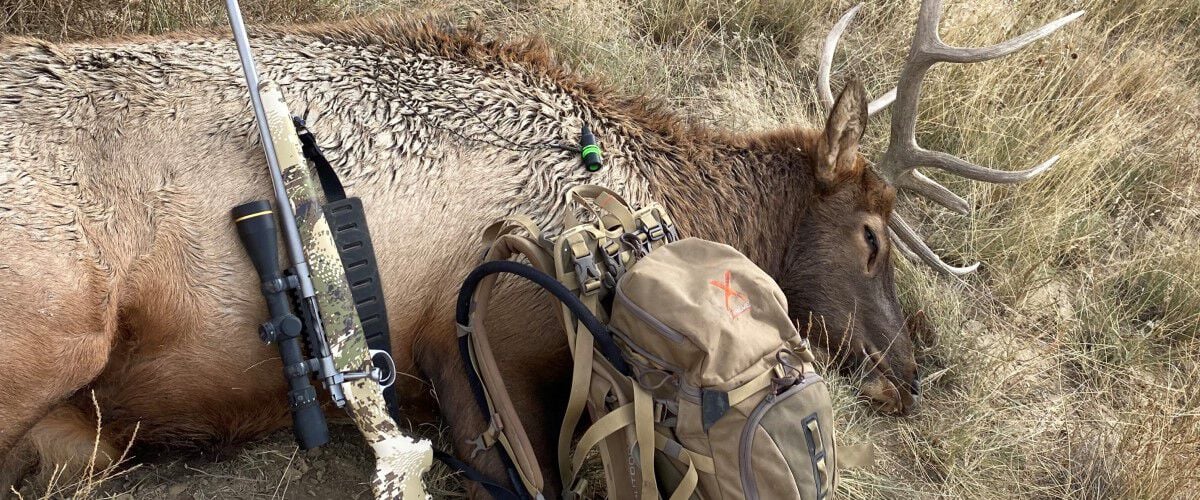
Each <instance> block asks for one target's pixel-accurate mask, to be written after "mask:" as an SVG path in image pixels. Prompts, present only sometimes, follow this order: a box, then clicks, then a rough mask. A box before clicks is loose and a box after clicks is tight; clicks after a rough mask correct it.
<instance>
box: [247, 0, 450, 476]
mask: <svg viewBox="0 0 1200 500" xmlns="http://www.w3.org/2000/svg"><path fill="white" fill-rule="evenodd" d="M225 5H226V9H227V11H228V14H229V22H230V25H231V26H232V28H233V36H234V40H235V42H236V44H237V49H238V55H239V57H240V58H241V62H242V71H243V72H244V73H245V76H246V83H247V86H248V87H249V90H250V102H251V103H252V105H253V108H254V115H255V118H256V120H257V123H258V130H259V136H260V138H261V140H262V144H263V151H264V154H265V155H266V158H267V166H268V168H269V170H270V174H271V185H272V188H273V190H274V194H275V206H276V207H278V210H272V206H271V203H270V202H268V201H266V200H257V201H251V202H248V203H244V204H242V205H238V206H237V207H234V208H233V210H232V216H233V219H234V223H235V225H236V226H237V231H238V236H239V238H240V240H241V242H242V246H243V247H245V249H246V253H247V255H248V256H249V257H250V260H251V262H252V263H253V265H254V268H255V270H256V271H257V272H258V276H259V280H260V282H261V284H262V294H263V297H264V298H265V299H266V302H267V308H268V312H269V314H270V319H269V320H267V321H266V322H265V323H263V324H262V326H261V327H260V328H259V334H260V336H261V338H262V340H263V341H264V342H268V343H275V344H276V345H277V346H278V348H279V354H280V358H281V360H282V361H283V371H284V376H285V378H286V379H287V381H288V402H289V405H290V409H291V413H292V420H293V424H294V431H295V435H296V442H297V444H298V445H299V447H300V448H301V449H305V450H307V449H310V448H315V447H318V446H321V445H323V444H325V443H327V442H329V430H328V427H327V423H326V421H325V415H324V413H323V411H322V409H321V405H320V403H319V398H318V396H317V391H316V390H315V389H314V387H313V386H312V383H311V382H310V380H311V378H312V377H315V378H316V379H317V380H319V381H320V382H321V385H322V386H323V387H324V389H325V390H326V391H327V392H328V394H329V396H330V399H331V400H332V402H333V404H334V406H336V407H338V408H345V409H346V410H347V411H348V412H349V414H350V416H351V418H352V419H353V420H354V423H355V425H356V426H357V427H358V429H359V431H361V432H362V434H363V437H364V438H366V441H367V443H368V444H370V445H371V448H372V451H373V452H374V454H375V463H376V474H375V478H374V480H373V481H372V489H373V490H374V493H375V497H376V498H406V497H407V498H410V499H414V498H426V497H427V495H426V494H425V491H424V487H423V484H422V482H421V475H422V474H423V473H424V472H425V471H427V470H428V469H429V467H430V465H431V464H432V447H431V445H430V443H429V441H427V440H413V439H411V438H408V437H406V436H404V435H403V434H402V433H401V432H400V429H399V428H398V427H397V426H396V423H395V421H394V420H393V418H392V416H390V415H389V413H388V410H389V405H388V404H387V401H386V400H385V397H384V389H386V388H388V387H390V385H391V383H392V382H393V381H394V380H395V375H396V368H395V364H394V363H393V362H392V359H391V356H390V355H389V354H388V352H387V350H386V346H387V333H386V332H387V320H386V311H385V310H384V309H383V302H382V297H383V294H382V288H381V286H380V281H379V276H378V270H377V267H376V266H375V256H374V250H373V249H372V247H371V243H370V233H369V231H368V229H367V225H366V217H365V213H364V212H363V209H362V203H361V201H359V200H358V199H357V198H346V197H345V194H344V192H343V191H342V187H341V184H340V182H338V180H337V174H336V172H334V171H333V169H332V167H330V166H329V165H328V163H327V162H325V161H324V157H323V156H321V154H320V150H319V148H317V147H316V142H315V139H313V138H312V136H311V134H310V133H309V132H308V131H307V129H306V128H304V123H303V121H302V120H300V119H298V118H296V119H293V118H292V117H291V115H290V113H289V112H288V108H287V105H286V104H285V103H284V101H283V95H282V93H281V92H280V91H279V88H278V86H276V85H275V84H274V83H273V82H270V81H265V82H262V83H261V84H260V83H259V80H258V74H257V72H256V70H255V67H254V57H253V54H252V53H251V51H250V44H249V41H248V38H247V36H246V29H245V26H244V24H243V23H242V15H241V9H240V7H239V6H238V2H237V0H226V2H225ZM293 120H295V121H293ZM302 136H303V137H302ZM310 160H311V161H313V164H312V165H310V164H309V161H310ZM272 215H275V216H277V217H278V219H279V227H278V229H280V230H281V232H282V234H283V240H284V249H285V253H286V254H287V257H288V260H289V261H290V263H291V265H290V266H289V267H288V268H287V269H286V270H281V268H280V262H279V247H278V236H277V233H276V224H275V217H272ZM348 255H353V257H354V259H353V262H354V264H353V265H352V266H350V267H347V266H345V265H344V262H343V260H344V258H346V257H347V256H348ZM348 274H349V275H353V276H354V281H353V283H354V286H353V287H352V286H351V281H350V280H349V279H347V276H348ZM294 311H298V312H299V314H298V315H297V314H296V313H295V312H294ZM362 318H368V321H364V320H363V319H362ZM365 323H369V324H370V326H371V328H368V329H364V324H365ZM368 330H370V331H371V333H374V335H373V338H371V339H368V335H367V334H366V332H367V331H368ZM301 338H303V339H304V341H305V342H304V344H307V351H308V355H309V357H306V356H305V352H304V351H305V349H304V347H305V346H304V345H302V343H301ZM369 342H371V343H377V344H379V346H380V347H381V348H380V349H369V348H368V343H369ZM375 359H381V360H382V362H383V365H384V367H385V368H378V367H376V366H375V362H374V360H375ZM390 407H391V408H392V409H395V408H396V405H395V404H392V405H390Z"/></svg>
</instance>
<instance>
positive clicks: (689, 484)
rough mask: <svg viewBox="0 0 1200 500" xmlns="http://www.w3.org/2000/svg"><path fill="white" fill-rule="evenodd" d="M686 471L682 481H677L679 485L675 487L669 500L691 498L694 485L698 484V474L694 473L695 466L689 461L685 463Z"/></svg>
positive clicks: (694, 489) (694, 488)
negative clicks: (686, 465)
mask: <svg viewBox="0 0 1200 500" xmlns="http://www.w3.org/2000/svg"><path fill="white" fill-rule="evenodd" d="M687 464H688V470H687V473H685V474H684V475H683V479H681V480H680V481H679V485H678V486H676V487H675V491H674V492H672V493H671V498H670V500H684V499H685V498H691V497H692V493H693V492H695V491H696V485H698V484H700V474H697V473H696V464H694V463H692V462H691V460H688V461H687Z"/></svg>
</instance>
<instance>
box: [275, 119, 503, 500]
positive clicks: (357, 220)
mask: <svg viewBox="0 0 1200 500" xmlns="http://www.w3.org/2000/svg"><path fill="white" fill-rule="evenodd" d="M292 123H293V124H294V125H295V127H296V135H297V136H299V137H300V146H301V150H302V151H303V152H304V159H306V160H308V161H309V162H310V163H311V164H312V165H313V168H314V169H315V170H316V172H317V179H318V180H320V181H321V190H322V191H323V192H324V193H325V201H326V204H325V207H324V209H325V210H324V211H325V218H326V221H327V222H328V223H329V229H330V231H332V232H333V238H334V241H336V242H337V245H338V252H339V254H340V255H341V257H342V264H343V265H344V266H345V267H346V280H347V281H348V282H350V292H351V294H352V295H353V296H354V304H355V308H356V309H357V310H358V317H359V320H360V321H361V322H362V327H363V334H364V335H365V336H366V338H367V347H368V348H369V349H372V350H377V351H386V352H387V353H388V354H391V351H392V346H391V340H390V339H391V336H390V335H389V334H388V326H387V325H388V322H387V309H386V308H385V307H384V301H383V286H382V282H381V280H380V279H379V267H378V266H377V265H376V263H375V249H374V247H373V246H372V245H371V234H370V231H369V230H368V228H367V220H366V213H365V212H364V210H363V206H362V201H361V200H359V199H358V198H347V197H346V190H345V188H343V187H342V181H341V179H339V178H338V175H337V171H335V170H334V169H333V165H330V163H329V160H328V159H326V158H325V154H324V153H322V152H321V148H320V147H319V146H317V139H316V137H314V136H313V134H312V132H311V131H309V130H308V128H307V127H306V126H305V123H304V119H302V118H300V117H297V116H294V117H292ZM380 368H382V369H385V370H386V369H388V368H389V367H380ZM383 399H384V401H385V402H386V403H387V409H388V414H389V415H391V417H392V420H394V421H396V422H397V423H399V421H400V405H399V402H398V401H397V400H396V391H394V390H384V391H383ZM433 457H434V458H436V459H438V461H440V462H442V463H443V464H446V466H448V467H450V468H451V469H454V470H457V471H459V472H461V473H462V474H463V476H464V477H466V478H467V479H468V480H471V481H475V482H476V483H479V485H480V486H481V487H483V489H484V490H485V491H487V492H488V494H490V495H492V497H493V498H495V499H496V500H524V498H527V497H526V496H522V495H518V494H516V493H513V492H512V491H510V490H509V489H507V488H505V487H504V486H503V485H501V484H499V483H496V482H494V481H492V480H490V479H488V478H487V477H486V476H484V475H483V473H481V472H479V471H478V470H476V469H475V468H473V467H471V466H470V465H467V464H466V463H465V462H463V461H461V460H458V459H457V458H454V456H453V455H450V454H449V453H446V452H444V451H441V450H437V449H435V450H433ZM511 479H514V478H510V480H511Z"/></svg>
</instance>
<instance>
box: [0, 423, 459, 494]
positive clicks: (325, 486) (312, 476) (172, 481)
mask: <svg viewBox="0 0 1200 500" xmlns="http://www.w3.org/2000/svg"><path fill="white" fill-rule="evenodd" d="M427 430H429V431H431V432H426V433H425V434H427V436H426V437H430V438H432V439H435V440H436V439H439V435H438V434H437V432H436V429H427ZM330 435H331V438H332V439H331V442H330V443H329V444H327V445H325V446H323V447H321V448H317V449H314V450H308V451H305V452H302V451H300V450H299V449H298V448H297V447H296V444H295V441H294V440H293V437H292V434H291V431H290V430H285V431H280V432H276V433H274V434H272V435H270V436H268V437H266V438H264V439H262V440H260V441H256V442H253V443H250V444H248V445H245V446H238V447H231V448H230V449H228V450H170V449H165V450H164V449H138V448H134V449H132V450H130V458H129V460H128V461H127V462H126V467H124V468H122V469H118V470H116V471H115V472H114V473H113V474H112V475H110V476H109V477H107V478H104V479H103V480H102V481H99V485H98V487H97V488H96V489H95V490H94V491H92V492H91V493H90V494H88V495H86V496H88V497H90V498H100V499H113V500H132V499H135V498H137V499H140V498H148V499H170V500H185V499H192V500H210V499H230V500H250V499H266V498H272V499H274V498H288V499H295V500H315V499H329V498H338V499H346V500H358V499H370V498H371V486H370V481H371V474H372V472H373V471H374V458H373V457H372V456H371V452H370V448H368V447H367V445H366V443H364V442H363V440H362V436H361V435H360V434H359V433H358V431H357V430H356V429H355V428H354V425H353V424H352V423H350V422H349V421H341V422H336V421H335V422H331V423H330ZM426 477H427V484H428V485H429V486H430V494H432V495H434V496H435V498H463V497H465V495H464V494H463V493H462V490H461V484H460V483H459V482H458V481H457V478H456V477H453V476H452V474H451V473H450V471H449V470H448V469H446V468H445V467H443V466H441V465H440V464H437V465H436V466H435V467H434V469H433V470H431V471H430V472H429V473H428V474H427V476H426ZM52 489H57V488H52ZM61 489H62V490H63V491H57V492H55V491H47V489H46V487H45V486H43V485H37V484H26V485H25V486H24V487H23V488H22V489H21V490H20V491H19V496H20V497H22V498H41V497H46V496H50V497H71V496H76V495H77V493H78V492H77V491H69V490H71V489H72V488H69V487H64V488H61ZM79 496H84V495H79Z"/></svg>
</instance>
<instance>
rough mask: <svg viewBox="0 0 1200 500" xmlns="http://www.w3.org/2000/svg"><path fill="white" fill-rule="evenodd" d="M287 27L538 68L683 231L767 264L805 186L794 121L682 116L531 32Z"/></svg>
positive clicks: (389, 22)
mask: <svg viewBox="0 0 1200 500" xmlns="http://www.w3.org/2000/svg"><path fill="white" fill-rule="evenodd" d="M289 32H290V33H292V34H296V35H306V36H313V37H317V38H319V39H322V40H328V41H336V42H341V43H349V44H353V45H364V44H366V45H384V46H392V47H397V48H403V49H408V50H413V51H416V52H420V53H423V54H429V55H434V56H437V57H442V58H446V59H450V60H454V61H457V62H461V63H464V64H468V65H472V66H488V65H496V64H499V65H501V66H510V67H511V66H517V67H519V68H520V70H521V71H522V72H528V73H533V74H536V75H538V76H542V77H545V78H546V79H548V80H549V81H550V82H552V85H554V86H555V87H557V89H558V90H560V91H562V92H565V93H566V94H568V95H570V96H572V98H573V99H575V100H576V101H579V102H580V103H581V105H583V106H585V107H587V108H589V109H590V110H591V114H593V115H594V116H597V117H601V118H602V119H603V120H604V121H605V122H606V123H605V125H607V127H606V128H607V129H608V130H609V133H610V134H612V133H614V132H615V134H616V135H619V136H620V138H621V139H622V140H621V141H620V142H622V144H623V145H624V146H625V153H626V154H627V155H628V158H625V160H626V163H628V164H629V165H630V167H632V168H633V169H634V170H635V172H636V175H637V176H638V177H640V178H642V179H644V180H645V181H646V183H647V185H648V187H649V191H650V196H651V197H652V198H653V199H656V200H660V201H662V202H663V203H664V204H665V205H666V206H667V207H668V208H669V209H671V211H672V213H673V214H674V216H675V218H676V219H678V220H679V224H680V225H681V227H682V229H683V231H684V233H685V234H689V235H695V236H701V237H705V238H710V239H713V240H716V241H722V242H726V243H729V244H731V245H734V246H736V247H737V248H739V249H741V250H742V251H743V252H745V253H746V254H747V255H749V256H750V257H751V258H753V259H755V260H756V261H757V262H760V263H761V264H763V266H764V267H765V268H767V269H768V271H770V272H772V274H774V272H775V271H777V270H778V269H779V266H780V265H781V264H782V259H783V257H784V254H785V253H786V252H785V250H786V245H787V243H788V241H789V239H790V237H791V235H792V233H793V230H794V224H795V222H796V221H797V220H798V219H799V218H800V217H802V216H803V214H804V213H805V211H806V209H807V206H808V204H809V203H811V201H812V198H813V197H814V196H815V194H814V192H815V190H814V186H813V178H812V175H811V171H810V170H809V163H810V161H811V160H810V158H809V152H811V151H815V149H816V141H817V140H818V136H819V131H817V130H812V129H805V128H800V127H792V128H784V129H780V130H775V131H770V132H751V133H734V132H729V131H726V130H721V129H717V128H715V127H711V126H707V125H703V124H698V123H694V122H691V121H689V120H687V119H685V118H684V117H681V116H680V115H679V114H677V113H676V112H674V111H673V110H671V109H669V108H668V107H667V106H666V105H665V104H664V103H663V102H662V101H660V100H656V99H652V98H647V97H643V96H634V97H628V96H624V95H622V94H620V93H619V92H616V91H613V90H612V89H610V88H608V87H607V86H605V85H603V84H601V83H598V82H596V81H595V80H594V79H589V78H586V77H582V76H580V75H579V74H577V73H576V72H573V71H571V70H570V69H569V68H567V67H566V66H565V65H563V64H561V63H560V62H559V61H557V60H556V58H555V56H554V55H553V53H552V51H551V50H550V49H549V47H548V46H547V45H546V44H545V42H544V41H543V40H541V39H540V38H525V39H520V40H487V39H485V37H484V35H483V33H482V31H481V30H479V29H476V28H474V27H468V28H457V27H454V26H453V24H452V23H450V22H447V21H446V20H444V19H438V18H426V19H423V20H420V21H399V20H396V19H394V18H391V17H384V18H382V19H374V20H356V21H349V22H342V23H336V24H322V25H306V26H300V27H295V28H290V30H289Z"/></svg>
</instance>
